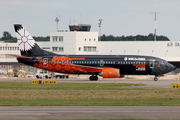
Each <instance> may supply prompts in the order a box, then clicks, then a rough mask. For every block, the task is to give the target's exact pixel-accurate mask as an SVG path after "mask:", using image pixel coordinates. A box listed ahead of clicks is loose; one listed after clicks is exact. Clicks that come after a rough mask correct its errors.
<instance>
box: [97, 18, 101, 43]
mask: <svg viewBox="0 0 180 120" xmlns="http://www.w3.org/2000/svg"><path fill="white" fill-rule="evenodd" d="M101 23H102V19H99V23H98V25H99V41H101Z"/></svg>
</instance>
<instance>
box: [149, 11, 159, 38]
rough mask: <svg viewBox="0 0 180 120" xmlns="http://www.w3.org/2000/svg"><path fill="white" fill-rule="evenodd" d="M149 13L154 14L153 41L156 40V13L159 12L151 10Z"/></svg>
mask: <svg viewBox="0 0 180 120" xmlns="http://www.w3.org/2000/svg"><path fill="white" fill-rule="evenodd" d="M151 14H155V28H154V41H156V14H160V12H151Z"/></svg>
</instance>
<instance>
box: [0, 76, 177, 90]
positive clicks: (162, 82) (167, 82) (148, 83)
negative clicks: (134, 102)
mask: <svg viewBox="0 0 180 120" xmlns="http://www.w3.org/2000/svg"><path fill="white" fill-rule="evenodd" d="M32 80H47V79H36V78H18V77H13V78H12V77H11V78H7V77H1V76H0V82H31V81H32ZM49 80H57V82H58V83H61V82H67V83H131V84H135V83H139V84H140V83H142V84H145V86H142V87H163V88H171V87H172V84H180V79H159V80H158V81H154V80H153V79H150V78H149V79H124V78H120V79H119V78H106V79H99V80H98V81H90V80H88V78H69V79H49Z"/></svg>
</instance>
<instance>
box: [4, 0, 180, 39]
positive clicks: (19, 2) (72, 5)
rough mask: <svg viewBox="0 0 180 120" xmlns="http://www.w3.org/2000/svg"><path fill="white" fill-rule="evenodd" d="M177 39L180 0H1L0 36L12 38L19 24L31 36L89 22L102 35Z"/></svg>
mask: <svg viewBox="0 0 180 120" xmlns="http://www.w3.org/2000/svg"><path fill="white" fill-rule="evenodd" d="M154 12H158V14H157V19H156V29H157V30H156V31H157V35H163V36H167V37H168V38H169V39H170V40H171V41H180V34H179V33H180V0H0V37H2V36H3V32H4V31H8V32H10V33H11V35H12V36H14V37H15V32H14V27H13V24H22V25H23V26H24V27H25V28H26V29H27V30H28V32H29V33H30V34H31V35H32V36H43V37H46V36H50V32H54V31H56V22H55V18H56V17H57V16H58V17H59V16H60V21H59V25H58V26H59V30H69V28H68V26H69V24H74V23H75V24H80V23H83V24H91V31H93V32H99V27H98V23H99V19H102V24H101V35H103V34H105V35H113V36H122V35H124V36H130V35H133V36H134V35H138V34H139V35H148V34H149V33H154V28H155V14H154Z"/></svg>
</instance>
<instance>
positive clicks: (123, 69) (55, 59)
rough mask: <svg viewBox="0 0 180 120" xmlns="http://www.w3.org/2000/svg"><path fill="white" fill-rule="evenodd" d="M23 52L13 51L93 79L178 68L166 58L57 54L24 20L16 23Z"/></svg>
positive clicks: (44, 66) (21, 58)
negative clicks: (40, 43)
mask: <svg viewBox="0 0 180 120" xmlns="http://www.w3.org/2000/svg"><path fill="white" fill-rule="evenodd" d="M14 28H15V32H16V35H17V39H18V45H19V49H20V52H21V55H13V54H8V55H11V56H14V57H16V58H17V60H18V61H19V62H21V63H23V64H26V65H30V66H33V67H36V68H40V69H44V70H48V71H53V72H59V73H68V74H90V75H91V76H90V77H89V79H90V80H98V75H99V76H102V77H103V78H121V77H123V76H124V75H155V77H154V80H155V81H157V80H158V78H157V76H159V75H163V74H166V73H168V72H171V71H173V70H175V69H176V67H175V66H174V65H172V64H170V63H168V62H167V61H165V60H163V59H160V58H157V57H151V56H139V55H58V54H55V53H52V52H48V51H45V50H43V49H41V48H40V47H39V46H38V45H37V44H36V42H35V40H34V39H33V38H32V36H31V35H30V34H29V33H28V32H27V31H26V29H25V28H24V27H23V26H22V25H21V24H15V25H14Z"/></svg>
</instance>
